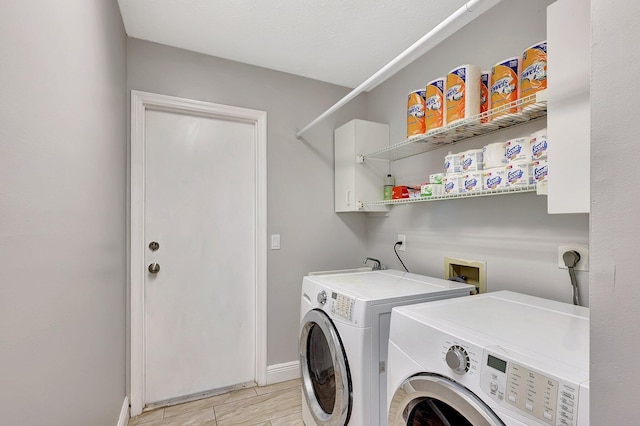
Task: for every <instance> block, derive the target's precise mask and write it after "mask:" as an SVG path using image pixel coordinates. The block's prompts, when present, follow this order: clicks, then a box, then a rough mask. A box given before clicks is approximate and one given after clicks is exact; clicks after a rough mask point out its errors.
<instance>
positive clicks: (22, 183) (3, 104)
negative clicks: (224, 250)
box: [0, 0, 126, 426]
mask: <svg viewBox="0 0 640 426" xmlns="http://www.w3.org/2000/svg"><path fill="white" fill-rule="evenodd" d="M0 28H2V37H0V52H2V55H0V70H1V71H0V74H1V75H2V78H0V266H1V267H0V366H1V367H0V371H1V372H0V383H2V385H1V386H0V413H1V414H0V418H1V419H2V420H0V423H2V424H7V425H105V426H106V425H109V426H113V425H115V424H116V422H117V421H118V415H119V413H120V409H121V407H122V403H123V400H124V397H125V289H126V286H125V278H126V274H125V264H126V263H125V217H126V216H125V213H126V211H125V176H126V168H125V165H126V115H125V108H126V103H125V102H126V96H125V81H126V74H125V73H126V67H125V58H126V56H125V52H126V44H125V43H126V38H125V33H124V28H123V25H122V21H121V18H120V13H119V10H118V7H117V3H116V2H115V1H108V0H68V1H66V2H65V3H64V7H63V6H62V5H61V3H60V2H42V1H33V0H27V1H21V2H6V1H5V2H1V3H0Z"/></svg>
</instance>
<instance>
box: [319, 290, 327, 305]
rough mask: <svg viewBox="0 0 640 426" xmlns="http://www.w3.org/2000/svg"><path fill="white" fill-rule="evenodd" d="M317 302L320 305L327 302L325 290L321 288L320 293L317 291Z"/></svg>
mask: <svg viewBox="0 0 640 426" xmlns="http://www.w3.org/2000/svg"><path fill="white" fill-rule="evenodd" d="M318 303H319V304H321V305H324V304H325V303H327V292H326V291H324V290H322V291H321V292H320V293H318Z"/></svg>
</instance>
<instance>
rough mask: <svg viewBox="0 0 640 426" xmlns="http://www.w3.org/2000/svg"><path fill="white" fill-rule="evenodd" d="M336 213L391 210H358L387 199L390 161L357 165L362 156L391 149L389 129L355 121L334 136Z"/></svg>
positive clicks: (375, 207) (384, 125) (376, 208)
mask: <svg viewBox="0 0 640 426" xmlns="http://www.w3.org/2000/svg"><path fill="white" fill-rule="evenodd" d="M334 137H335V144H334V156H335V159H334V166H335V211H336V212H353V211H387V210H388V206H372V207H366V208H364V209H362V210H359V209H358V204H359V202H364V201H376V200H381V199H382V198H383V187H384V176H386V174H387V173H388V170H389V162H388V161H387V160H377V159H374V160H367V161H365V162H363V163H359V162H358V161H357V157H358V155H364V154H369V153H371V152H374V151H377V150H380V149H382V148H385V147H387V146H388V145H389V126H388V125H386V124H381V123H374V122H371V121H365V120H351V121H350V122H348V123H346V124H345V125H343V126H341V127H339V128H337V129H336V130H335V133H334Z"/></svg>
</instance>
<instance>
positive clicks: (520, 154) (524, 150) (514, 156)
mask: <svg viewBox="0 0 640 426" xmlns="http://www.w3.org/2000/svg"><path fill="white" fill-rule="evenodd" d="M505 157H507V161H508V162H509V163H516V162H521V161H531V138H530V137H526V138H515V139H510V140H508V141H507V143H506V144H505Z"/></svg>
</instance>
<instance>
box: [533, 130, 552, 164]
mask: <svg viewBox="0 0 640 426" xmlns="http://www.w3.org/2000/svg"><path fill="white" fill-rule="evenodd" d="M548 148H549V144H548V142H547V129H542V130H540V131H537V132H535V133H532V134H531V159H532V160H533V161H536V160H546V159H547V149H548Z"/></svg>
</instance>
